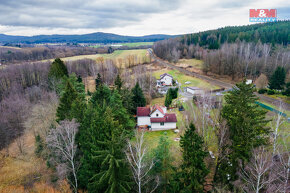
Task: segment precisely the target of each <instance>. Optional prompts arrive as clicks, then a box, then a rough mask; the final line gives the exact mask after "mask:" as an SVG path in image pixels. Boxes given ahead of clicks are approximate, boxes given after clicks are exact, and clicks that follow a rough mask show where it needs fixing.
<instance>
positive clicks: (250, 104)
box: [216, 80, 270, 184]
mask: <svg viewBox="0 0 290 193" xmlns="http://www.w3.org/2000/svg"><path fill="white" fill-rule="evenodd" d="M254 91H255V89H254V86H253V85H252V84H249V85H247V84H246V81H245V80H244V81H243V82H242V83H238V84H236V87H234V88H233V90H232V91H230V92H229V94H228V95H226V96H225V101H226V104H225V105H224V107H223V109H222V112H221V114H222V117H223V118H224V119H225V120H226V121H227V125H228V128H229V139H230V144H231V145H230V147H229V152H230V154H229V155H228V157H227V159H225V160H224V162H223V163H222V164H221V165H220V167H219V168H218V172H217V173H218V175H217V176H218V177H217V179H216V180H217V181H219V182H221V183H223V184H228V183H229V182H233V181H235V180H236V179H237V170H238V168H239V161H242V163H243V164H245V163H246V162H247V161H249V159H250V158H251V152H252V149H253V148H256V147H258V146H260V145H265V144H267V143H268V139H269V138H268V134H269V132H270V130H269V128H268V127H267V126H266V125H267V123H268V120H266V119H265V115H266V111H264V110H263V109H261V108H260V107H259V106H258V105H257V104H256V103H255V102H256V100H257V99H258V98H257V97H256V96H255V94H254Z"/></svg>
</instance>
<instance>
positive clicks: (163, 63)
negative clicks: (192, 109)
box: [148, 48, 290, 111]
mask: <svg viewBox="0 0 290 193" xmlns="http://www.w3.org/2000/svg"><path fill="white" fill-rule="evenodd" d="M148 52H149V54H150V55H151V57H152V59H154V62H155V63H156V64H158V65H161V66H164V67H169V68H172V69H176V70H178V71H180V72H182V73H184V74H186V75H189V76H194V77H196V78H200V79H202V80H205V81H207V82H209V83H211V84H213V85H216V86H219V87H222V88H225V89H229V88H232V87H233V86H234V85H233V84H230V83H227V82H223V81H221V80H218V79H214V78H211V77H208V76H205V75H201V74H198V73H196V72H190V71H188V70H186V69H184V68H181V67H177V66H175V65H173V64H171V63H169V62H167V61H164V60H161V59H160V58H158V57H157V56H155V54H154V53H153V51H152V49H150V48H149V49H148ZM256 95H257V96H258V97H259V98H260V99H261V100H262V101H265V102H267V103H271V104H273V105H275V106H277V104H279V100H277V99H274V98H271V97H267V96H265V95H261V94H256ZM282 105H283V107H284V108H285V109H286V110H287V111H290V104H288V103H285V102H282Z"/></svg>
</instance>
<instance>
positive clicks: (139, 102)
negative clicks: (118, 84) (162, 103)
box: [131, 82, 146, 112]
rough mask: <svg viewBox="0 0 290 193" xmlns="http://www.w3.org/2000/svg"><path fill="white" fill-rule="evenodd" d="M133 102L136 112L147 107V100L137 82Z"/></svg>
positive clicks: (133, 90) (133, 91) (133, 92)
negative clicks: (139, 108)
mask: <svg viewBox="0 0 290 193" xmlns="http://www.w3.org/2000/svg"><path fill="white" fill-rule="evenodd" d="M131 92H132V95H133V96H132V102H133V109H134V112H136V111H137V107H144V106H145V105H146V99H145V97H144V94H143V91H142V89H141V87H140V86H139V83H138V82H137V83H136V85H135V87H134V88H133V89H132V91H131Z"/></svg>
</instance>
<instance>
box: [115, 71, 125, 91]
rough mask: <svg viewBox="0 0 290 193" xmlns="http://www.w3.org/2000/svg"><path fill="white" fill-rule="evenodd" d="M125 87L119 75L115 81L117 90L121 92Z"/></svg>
mask: <svg viewBox="0 0 290 193" xmlns="http://www.w3.org/2000/svg"><path fill="white" fill-rule="evenodd" d="M122 85H123V81H122V80H121V77H120V75H119V74H118V75H117V78H116V80H115V86H116V87H117V90H118V91H120V90H121V88H122Z"/></svg>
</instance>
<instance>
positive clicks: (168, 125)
mask: <svg viewBox="0 0 290 193" xmlns="http://www.w3.org/2000/svg"><path fill="white" fill-rule="evenodd" d="M168 129H176V123H174V122H172V123H164V125H162V123H152V124H151V129H150V130H151V131H161V130H168Z"/></svg>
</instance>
